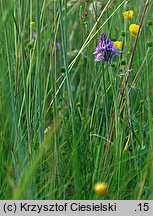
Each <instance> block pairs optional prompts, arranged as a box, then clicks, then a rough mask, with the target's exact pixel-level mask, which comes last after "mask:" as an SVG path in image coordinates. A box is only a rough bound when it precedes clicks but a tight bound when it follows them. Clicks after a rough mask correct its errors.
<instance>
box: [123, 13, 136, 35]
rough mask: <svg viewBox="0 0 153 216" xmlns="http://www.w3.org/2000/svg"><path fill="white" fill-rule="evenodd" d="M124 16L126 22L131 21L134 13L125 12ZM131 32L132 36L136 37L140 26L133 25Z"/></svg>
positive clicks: (130, 28)
mask: <svg viewBox="0 0 153 216" xmlns="http://www.w3.org/2000/svg"><path fill="white" fill-rule="evenodd" d="M122 14H123V16H124V18H125V19H126V20H130V19H132V17H133V14H134V12H133V10H129V11H125V12H123V13H122ZM129 32H130V34H131V36H133V37H136V36H137V34H138V32H139V25H136V24H135V23H133V24H131V25H130V26H129Z"/></svg>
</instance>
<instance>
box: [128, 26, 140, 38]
mask: <svg viewBox="0 0 153 216" xmlns="http://www.w3.org/2000/svg"><path fill="white" fill-rule="evenodd" d="M129 31H130V34H131V36H133V37H136V36H137V34H138V31H139V25H136V24H131V25H130V27H129Z"/></svg>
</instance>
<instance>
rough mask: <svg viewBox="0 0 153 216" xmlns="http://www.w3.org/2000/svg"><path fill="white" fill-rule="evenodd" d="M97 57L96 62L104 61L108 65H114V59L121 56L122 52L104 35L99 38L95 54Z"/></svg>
mask: <svg viewBox="0 0 153 216" xmlns="http://www.w3.org/2000/svg"><path fill="white" fill-rule="evenodd" d="M94 54H95V55H96V57H95V61H101V60H102V61H104V62H106V63H112V60H113V57H114V56H115V55H119V54H120V52H119V51H118V49H117V48H116V47H115V46H114V43H113V41H111V40H110V39H109V38H108V37H107V35H106V34H105V33H102V34H101V35H100V37H99V42H98V45H97V47H96V51H95V52H94Z"/></svg>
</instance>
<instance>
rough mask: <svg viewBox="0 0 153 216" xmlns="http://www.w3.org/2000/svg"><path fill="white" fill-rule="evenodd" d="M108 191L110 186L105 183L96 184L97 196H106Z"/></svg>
mask: <svg viewBox="0 0 153 216" xmlns="http://www.w3.org/2000/svg"><path fill="white" fill-rule="evenodd" d="M107 189H108V185H107V184H106V183H105V182H99V183H96V184H95V186H94V191H95V193H96V194H97V195H104V194H105V193H106V191H107Z"/></svg>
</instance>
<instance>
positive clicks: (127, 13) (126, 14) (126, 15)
mask: <svg viewBox="0 0 153 216" xmlns="http://www.w3.org/2000/svg"><path fill="white" fill-rule="evenodd" d="M122 14H123V16H124V18H125V19H126V20H130V19H132V17H133V14H134V12H133V10H129V11H125V12H123V13H122Z"/></svg>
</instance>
